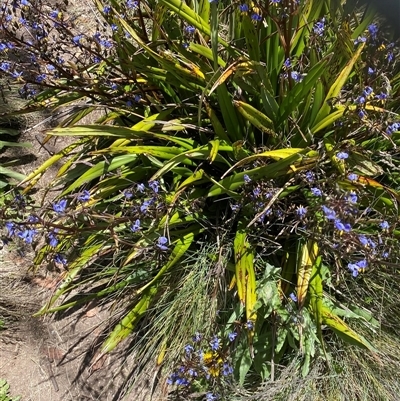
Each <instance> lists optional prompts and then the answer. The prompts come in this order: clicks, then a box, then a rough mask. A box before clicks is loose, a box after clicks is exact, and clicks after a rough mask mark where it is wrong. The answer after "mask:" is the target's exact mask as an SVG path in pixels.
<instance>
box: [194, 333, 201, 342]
mask: <svg viewBox="0 0 400 401" xmlns="http://www.w3.org/2000/svg"><path fill="white" fill-rule="evenodd" d="M202 338H203V337H202V335H201V334H200V333H199V332H198V331H197V332H196V333H194V336H193V342H195V343H199V342H200V341H201V340H202Z"/></svg>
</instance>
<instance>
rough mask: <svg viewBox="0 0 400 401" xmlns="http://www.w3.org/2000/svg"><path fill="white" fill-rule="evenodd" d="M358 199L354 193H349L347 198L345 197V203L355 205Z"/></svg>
mask: <svg viewBox="0 0 400 401" xmlns="http://www.w3.org/2000/svg"><path fill="white" fill-rule="evenodd" d="M357 200H358V197H357V194H356V193H355V192H350V193H349V196H348V197H347V201H348V202H350V203H357Z"/></svg>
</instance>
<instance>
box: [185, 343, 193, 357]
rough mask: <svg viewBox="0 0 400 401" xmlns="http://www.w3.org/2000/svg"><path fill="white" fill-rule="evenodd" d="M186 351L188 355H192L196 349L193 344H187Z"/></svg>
mask: <svg viewBox="0 0 400 401" xmlns="http://www.w3.org/2000/svg"><path fill="white" fill-rule="evenodd" d="M184 350H185V353H186V355H188V356H189V355H190V354H191V353H192V351H194V348H193V345H190V344H187V345H185V347H184Z"/></svg>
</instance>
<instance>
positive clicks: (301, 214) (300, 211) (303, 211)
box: [296, 205, 307, 218]
mask: <svg viewBox="0 0 400 401" xmlns="http://www.w3.org/2000/svg"><path fill="white" fill-rule="evenodd" d="M296 213H297V215H298V216H299V217H300V218H303V217H304V216H305V215H306V214H307V208H306V207H304V206H301V205H300V206H298V207H297V209H296Z"/></svg>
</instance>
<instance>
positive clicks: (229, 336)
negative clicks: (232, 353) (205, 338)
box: [228, 331, 237, 342]
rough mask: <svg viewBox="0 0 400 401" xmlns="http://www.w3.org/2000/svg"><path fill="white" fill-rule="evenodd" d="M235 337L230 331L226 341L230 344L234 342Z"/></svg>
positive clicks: (233, 332) (234, 333) (235, 334)
mask: <svg viewBox="0 0 400 401" xmlns="http://www.w3.org/2000/svg"><path fill="white" fill-rule="evenodd" d="M236 337H237V333H236V332H235V331H232V332H231V333H229V334H228V340H229V341H230V342H232V341H234V340H235V338H236Z"/></svg>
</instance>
